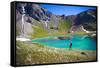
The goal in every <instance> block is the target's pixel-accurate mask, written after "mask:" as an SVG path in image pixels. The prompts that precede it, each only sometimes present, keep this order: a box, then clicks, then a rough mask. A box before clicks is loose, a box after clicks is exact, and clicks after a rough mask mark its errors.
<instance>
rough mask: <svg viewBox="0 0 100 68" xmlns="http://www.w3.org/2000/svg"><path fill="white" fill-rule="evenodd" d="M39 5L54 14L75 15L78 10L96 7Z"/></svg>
mask: <svg viewBox="0 0 100 68" xmlns="http://www.w3.org/2000/svg"><path fill="white" fill-rule="evenodd" d="M41 6H42V7H43V8H45V9H47V10H48V11H50V12H52V13H53V14H56V15H62V14H65V15H66V16H67V15H75V14H78V13H80V12H83V11H86V10H88V9H96V8H95V7H83V6H68V5H66V6H65V5H50V4H48V5H47V4H41Z"/></svg>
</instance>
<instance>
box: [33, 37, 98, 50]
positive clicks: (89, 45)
mask: <svg viewBox="0 0 100 68" xmlns="http://www.w3.org/2000/svg"><path fill="white" fill-rule="evenodd" d="M71 41H72V48H73V49H81V50H96V40H94V39H92V38H91V37H89V36H73V37H72V40H71ZM32 42H35V43H39V44H42V45H44V46H51V47H55V48H69V45H70V40H69V39H66V40H59V39H55V38H41V39H35V40H32Z"/></svg>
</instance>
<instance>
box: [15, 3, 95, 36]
mask: <svg viewBox="0 0 100 68" xmlns="http://www.w3.org/2000/svg"><path fill="white" fill-rule="evenodd" d="M66 13H67V12H66ZM80 25H81V26H83V27H84V28H85V29H86V30H91V31H95V30H96V10H93V9H91V10H87V11H84V12H81V13H79V14H77V15H69V16H66V15H64V14H63V15H55V14H53V13H52V12H50V11H48V10H47V9H44V8H42V7H41V5H40V4H32V3H17V6H16V32H17V36H18V37H19V36H25V37H30V36H31V35H33V36H34V37H42V36H43V35H44V36H48V35H51V34H54V33H55V34H61V33H67V32H69V31H76V30H77V29H78V28H80V27H79V26H80Z"/></svg>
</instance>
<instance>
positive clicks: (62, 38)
mask: <svg viewBox="0 0 100 68" xmlns="http://www.w3.org/2000/svg"><path fill="white" fill-rule="evenodd" d="M58 39H59V40H66V39H67V37H58Z"/></svg>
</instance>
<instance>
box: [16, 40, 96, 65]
mask: <svg viewBox="0 0 100 68" xmlns="http://www.w3.org/2000/svg"><path fill="white" fill-rule="evenodd" d="M81 52H85V53H86V54H87V55H88V57H87V56H85V55H82V54H81ZM95 55H96V52H95V51H86V50H84V51H82V50H68V49H58V48H52V47H47V46H42V45H40V44H36V43H30V42H19V41H17V43H16V64H17V65H29V64H30V65H31V64H47V63H64V62H78V61H92V60H96V57H95Z"/></svg>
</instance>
